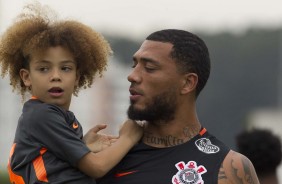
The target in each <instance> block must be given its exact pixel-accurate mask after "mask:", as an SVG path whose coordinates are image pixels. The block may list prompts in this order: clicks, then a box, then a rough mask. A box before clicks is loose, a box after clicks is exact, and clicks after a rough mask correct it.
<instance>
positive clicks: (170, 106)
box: [127, 90, 176, 123]
mask: <svg viewBox="0 0 282 184" xmlns="http://www.w3.org/2000/svg"><path fill="white" fill-rule="evenodd" d="M175 111H176V96H175V90H169V91H166V92H164V93H162V94H160V95H158V96H156V97H154V98H153V99H152V101H151V103H150V104H147V105H146V107H145V109H143V110H138V109H136V108H134V103H132V102H130V106H129V108H128V110H127V115H128V118H130V119H133V120H141V121H143V120H146V121H148V122H150V123H157V122H168V121H170V120H172V119H174V114H175Z"/></svg>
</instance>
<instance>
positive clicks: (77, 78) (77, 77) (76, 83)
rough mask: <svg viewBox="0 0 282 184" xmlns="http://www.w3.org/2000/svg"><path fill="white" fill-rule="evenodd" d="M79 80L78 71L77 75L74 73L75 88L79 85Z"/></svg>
mask: <svg viewBox="0 0 282 184" xmlns="http://www.w3.org/2000/svg"><path fill="white" fill-rule="evenodd" d="M79 79H80V73H79V71H77V73H76V79H75V86H78V84H79Z"/></svg>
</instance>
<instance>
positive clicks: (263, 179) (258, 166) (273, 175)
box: [236, 129, 282, 184]
mask: <svg viewBox="0 0 282 184" xmlns="http://www.w3.org/2000/svg"><path fill="white" fill-rule="evenodd" d="M236 144H237V148H238V152H239V153H242V154H243V155H245V156H247V157H248V158H249V159H250V160H251V162H252V163H253V165H254V167H255V170H256V172H257V175H258V178H259V181H260V183H261V184H279V181H278V174H277V168H278V166H279V164H280V163H281V159H282V149H281V141H280V139H279V137H278V136H276V135H274V134H273V133H272V132H271V131H270V130H266V129H252V130H250V131H243V132H241V133H239V134H238V135H237V136H236Z"/></svg>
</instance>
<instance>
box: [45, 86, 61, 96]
mask: <svg viewBox="0 0 282 184" xmlns="http://www.w3.org/2000/svg"><path fill="white" fill-rule="evenodd" d="M48 92H49V94H50V95H51V96H54V97H59V96H62V95H63V93H64V90H63V89H62V88H60V87H52V88H51V89H49V90H48Z"/></svg>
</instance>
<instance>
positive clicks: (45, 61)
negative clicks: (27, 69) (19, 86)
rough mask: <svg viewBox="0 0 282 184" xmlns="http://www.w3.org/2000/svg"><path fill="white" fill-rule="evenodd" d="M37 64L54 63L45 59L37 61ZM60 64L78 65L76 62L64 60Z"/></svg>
mask: <svg viewBox="0 0 282 184" xmlns="http://www.w3.org/2000/svg"><path fill="white" fill-rule="evenodd" d="M35 63H39V64H41V63H45V64H50V63H52V62H51V61H49V60H45V59H43V60H38V61H35ZM60 63H61V64H68V63H73V64H76V62H75V61H74V60H62V61H60Z"/></svg>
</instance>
